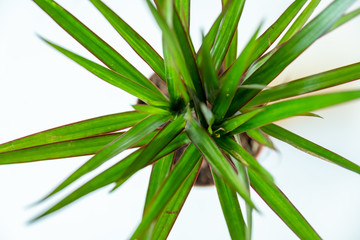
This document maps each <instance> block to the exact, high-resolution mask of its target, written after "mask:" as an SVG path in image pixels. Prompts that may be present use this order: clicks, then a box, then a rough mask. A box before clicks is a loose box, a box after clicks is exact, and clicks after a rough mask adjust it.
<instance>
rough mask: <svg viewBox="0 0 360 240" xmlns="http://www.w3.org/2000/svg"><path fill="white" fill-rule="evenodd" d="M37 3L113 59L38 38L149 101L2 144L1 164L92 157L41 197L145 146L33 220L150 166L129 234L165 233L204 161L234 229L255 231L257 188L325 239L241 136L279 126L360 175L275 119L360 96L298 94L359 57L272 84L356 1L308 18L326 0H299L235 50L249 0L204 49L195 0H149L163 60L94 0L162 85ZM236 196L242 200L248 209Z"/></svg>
mask: <svg viewBox="0 0 360 240" xmlns="http://www.w3.org/2000/svg"><path fill="white" fill-rule="evenodd" d="M34 2H35V3H36V4H38V5H39V6H40V7H41V8H42V9H43V10H44V11H45V12H46V13H48V14H49V15H50V16H51V17H52V18H53V19H54V20H55V21H56V22H57V23H58V24H59V25H60V26H61V27H62V28H64V29H65V30H66V31H67V32H68V33H69V34H70V35H71V36H72V37H73V38H75V39H76V40H77V41H78V42H80V43H81V44H82V45H83V46H84V47H85V48H87V49H88V50H89V51H90V52H91V53H92V54H94V55H95V56H96V57H97V58H98V59H99V60H100V61H101V62H103V64H104V65H105V66H106V67H105V66H103V65H101V64H98V63H96V62H94V61H91V60H88V59H86V58H84V57H82V56H80V55H78V54H75V53H73V52H71V51H69V50H67V49H65V48H63V47H61V46H59V45H57V44H55V43H53V42H50V41H48V40H46V39H44V38H42V37H41V38H42V39H43V40H44V41H45V42H47V43H48V44H49V45H50V46H52V47H54V48H55V49H57V50H58V51H60V52H61V53H63V54H64V55H66V56H67V57H69V58H70V59H72V60H74V61H75V62H77V63H78V64H80V65H81V66H83V67H84V68H86V69H87V70H88V71H90V72H91V73H93V74H95V75H96V76H98V77H99V78H101V79H103V80H105V81H107V82H108V83H110V84H112V85H115V86H116V87H119V88H121V89H123V90H124V91H126V92H128V93H130V94H132V95H134V96H136V97H137V98H139V99H141V100H142V101H143V102H144V103H146V105H141V104H137V105H134V106H133V107H134V110H133V111H128V112H124V113H118V114H113V115H107V116H102V117H98V118H93V119H89V120H85V121H82V122H77V123H74V124H69V125H65V126H62V127H59V128H55V129H50V130H47V131H43V132H40V133H37V134H33V135H30V136H27V137H24V138H21V139H17V140H14V141H11V142H7V143H4V144H2V145H0V163H1V164H12V163H24V162H33V161H40V160H47V159H57V158H66V157H74V156H81V155H93V157H91V158H90V159H89V160H88V161H87V162H86V163H85V164H83V165H82V166H81V167H80V168H79V169H78V170H76V171H75V172H74V173H72V174H71V175H70V176H69V177H68V178H67V179H66V180H65V181H63V182H62V183H61V184H60V185H58V186H57V187H56V188H55V189H54V190H53V191H52V192H51V193H50V194H48V195H47V196H45V197H44V199H42V201H45V200H47V199H48V198H50V197H52V196H53V195H55V194H57V193H58V192H61V191H63V190H64V189H65V188H67V187H68V186H69V185H70V184H72V183H73V182H75V181H77V180H78V179H79V178H80V177H82V176H84V175H86V174H88V173H90V172H92V171H94V170H95V169H97V168H98V167H100V166H101V165H102V164H104V163H105V162H107V161H108V160H110V159H111V158H114V157H116V156H117V155H119V154H120V153H121V152H123V151H124V150H126V149H129V148H136V149H137V150H136V151H134V152H133V153H132V154H130V155H128V156H126V157H124V158H122V159H121V160H118V161H117V162H116V163H115V164H114V165H113V166H109V167H108V169H106V170H104V171H103V172H101V173H99V174H98V175H96V176H95V177H94V178H92V179H90V180H89V181H88V182H86V183H85V184H83V185H82V186H80V187H79V188H78V189H76V190H74V191H72V192H71V193H70V194H69V195H67V196H65V197H64V198H63V199H62V200H60V201H59V202H57V203H55V204H54V205H53V206H52V207H50V208H49V209H48V210H46V211H45V212H44V213H42V214H41V215H39V216H38V217H36V218H34V219H33V221H36V220H38V219H41V218H42V217H44V216H47V215H48V214H51V213H53V212H55V211H57V210H59V209H61V208H63V207H64V206H67V205H68V204H70V203H72V202H74V201H76V200H77V199H79V198H81V197H83V196H85V195H87V194H88V193H90V192H93V191H95V190H97V189H99V188H102V187H104V186H107V185H113V184H114V190H115V189H117V188H118V187H120V186H121V185H122V184H123V183H124V182H125V181H127V180H128V179H129V178H130V177H131V176H132V175H133V174H134V173H136V172H137V171H139V170H140V169H142V168H144V167H146V166H150V165H152V173H151V178H150V181H149V188H148V191H147V196H146V201H145V207H144V214H143V218H142V220H141V222H140V224H139V225H138V227H137V228H136V230H135V231H134V233H133V235H132V236H131V239H139V238H140V239H143V238H148V239H164V238H166V237H167V236H168V234H169V232H170V230H171V228H172V226H173V224H174V222H175V220H176V218H177V216H178V214H179V212H180V210H181V207H182V205H183V203H184V202H185V200H186V197H187V195H188V193H189V191H190V190H191V188H192V186H193V185H194V183H195V181H196V178H197V176H198V173H199V171H200V167H201V165H202V164H203V163H204V162H207V163H208V164H209V166H210V169H211V173H212V176H213V178H214V180H215V185H216V190H217V192H218V196H219V200H220V203H221V207H222V210H223V213H224V216H225V220H226V222H227V225H228V229H229V233H230V236H231V238H232V239H250V238H251V225H252V213H253V211H254V210H255V211H257V210H258V209H257V208H256V205H255V204H254V202H253V201H252V199H251V197H250V190H249V189H250V187H252V188H253V189H254V190H255V191H256V192H257V193H258V194H259V195H260V196H261V197H262V198H263V199H264V201H265V202H266V203H267V204H268V205H269V206H270V208H271V209H273V211H274V212H275V213H276V214H277V215H279V217H280V218H281V219H282V220H283V221H284V222H285V223H286V224H287V225H288V226H289V228H290V229H291V230H292V231H293V232H294V233H295V234H296V235H297V236H298V237H299V238H301V239H320V236H319V235H318V234H317V233H316V232H315V230H314V229H313V228H312V227H311V226H310V224H309V223H308V222H307V221H306V220H305V218H304V217H303V216H302V215H301V214H300V213H299V211H298V210H297V209H296V208H295V207H294V206H293V205H292V204H291V202H290V201H289V200H288V199H287V198H286V196H285V195H284V194H283V193H282V192H281V191H280V189H279V188H278V187H277V185H276V183H275V181H274V179H273V177H272V176H271V174H270V173H269V172H268V171H267V170H266V169H265V168H264V167H263V166H262V165H261V164H260V163H259V162H258V161H257V160H256V159H255V158H254V157H253V156H252V154H250V153H249V151H247V150H246V149H245V146H244V142H241V136H246V135H244V134H247V136H250V138H251V139H252V141H256V142H258V143H260V144H262V145H265V146H267V147H270V148H273V144H272V142H271V140H270V139H269V136H271V137H274V138H277V139H279V140H281V141H284V142H286V143H288V144H290V145H292V146H294V147H296V148H299V149H301V150H303V151H305V152H307V153H310V154H313V155H315V156H318V157H320V158H323V159H326V160H328V161H330V162H332V163H335V164H337V165H339V166H341V167H344V168H346V169H348V170H351V171H354V172H356V173H360V167H359V166H358V165H356V164H354V163H352V162H350V161H349V160H347V159H345V158H343V157H341V156H339V155H337V154H335V153H333V152H331V151H329V150H327V149H325V148H323V147H321V146H319V145H317V144H315V143H313V142H311V141H309V140H306V139H304V138H302V137H300V136H298V135H296V134H294V133H292V132H291V131H288V130H286V129H284V128H282V127H280V126H278V125H276V124H274V122H276V121H278V120H281V119H285V118H288V117H293V116H304V115H305V116H310V117H311V116H316V115H315V114H313V113H312V111H315V110H318V109H321V108H325V107H329V106H333V105H336V104H340V103H344V102H347V101H350V100H354V99H357V98H359V97H360V91H358V90H355V91H344V92H336V93H327V94H321V95H314V96H305V97H304V96H301V95H302V94H305V93H310V92H316V91H318V90H322V89H325V88H329V87H332V86H336V85H339V84H342V83H346V82H350V81H353V80H357V79H358V78H359V75H360V73H359V69H360V65H359V64H352V65H349V66H343V67H341V68H336V69H333V70H330V71H326V72H323V73H319V74H316V75H312V76H308V77H304V78H301V79H295V80H293V81H291V82H289V83H284V84H280V85H277V86H274V87H268V85H269V84H270V82H272V80H274V78H275V77H276V76H278V75H279V74H280V73H281V72H282V71H283V70H284V69H285V68H286V67H287V66H288V65H289V64H290V63H291V62H292V61H293V60H294V59H296V58H297V57H298V56H299V55H300V54H301V53H302V52H303V51H305V50H306V49H307V48H308V47H309V46H310V45H311V44H312V43H314V42H315V41H316V40H318V39H319V38H321V37H322V36H324V35H326V34H328V33H329V32H331V31H333V30H335V29H336V28H338V27H339V26H341V25H342V24H343V23H345V22H347V21H349V20H350V19H352V18H353V17H355V16H356V15H358V13H359V11H358V10H356V11H353V12H350V13H345V12H346V11H347V9H348V8H349V7H350V6H351V5H352V4H353V3H354V2H355V0H346V1H345V0H337V1H333V2H332V3H331V4H330V5H329V6H328V7H327V8H325V9H324V10H323V11H322V12H321V13H320V14H319V15H317V16H316V17H314V18H313V19H312V20H310V21H308V19H309V18H310V16H311V15H312V12H313V11H314V10H315V8H316V7H317V5H318V4H319V2H320V1H303V0H297V1H294V2H293V3H292V4H291V5H290V6H289V7H288V8H287V9H286V11H285V12H284V13H283V14H282V15H281V16H280V17H279V18H278V19H277V20H276V21H275V22H274V24H273V25H272V26H271V27H269V28H268V29H267V30H265V31H264V32H263V33H261V34H259V32H260V27H259V29H257V30H256V31H255V33H254V34H253V36H252V37H251V38H250V40H249V41H248V42H247V44H246V46H245V47H244V49H243V50H242V51H241V53H240V54H239V55H238V54H237V34H238V33H237V24H238V21H239V19H240V17H241V14H242V11H243V7H244V3H245V1H239V0H238V1H236V0H233V1H223V2H222V5H223V8H222V12H221V14H220V15H219V16H218V18H217V19H216V21H215V22H214V24H213V25H212V27H211V29H210V30H209V31H208V32H207V33H206V34H204V36H203V42H202V45H201V47H200V49H198V50H195V49H194V47H193V44H192V41H191V38H190V35H189V26H190V22H189V11H190V10H189V1H155V3H156V5H154V4H153V3H151V2H150V1H147V4H148V6H149V9H150V11H151V12H152V14H153V15H154V18H155V19H156V21H157V23H158V24H159V27H160V28H161V30H162V38H163V56H164V57H163V58H162V57H160V55H159V54H158V53H156V52H155V51H154V50H153V49H152V48H151V46H150V45H148V44H147V42H146V41H145V40H144V39H142V38H141V37H140V36H139V35H138V34H137V33H136V32H135V31H133V30H132V29H131V28H130V27H129V26H128V25H127V24H126V23H125V22H124V20H122V19H121V18H120V17H119V16H117V15H116V14H115V13H114V12H113V11H112V10H111V9H110V8H108V7H107V6H106V5H105V4H104V3H103V2H101V1H99V0H91V3H92V4H93V5H94V6H95V7H96V8H97V9H98V10H99V11H100V12H101V13H102V14H103V15H104V16H105V17H106V18H107V20H108V21H109V22H110V23H111V24H112V25H113V27H114V28H115V29H116V30H117V31H118V32H119V33H120V34H121V36H122V37H123V38H124V39H125V40H126V41H127V42H128V43H129V44H130V45H131V47H132V48H133V49H134V50H135V51H136V52H137V53H138V54H139V55H140V56H141V57H142V58H143V59H144V60H145V61H146V62H147V63H148V65H149V66H150V67H151V69H152V70H153V71H154V73H155V74H156V75H157V76H158V77H159V79H160V82H161V83H162V84H164V86H166V87H165V88H164V89H161V90H160V89H159V87H158V86H156V85H154V84H153V83H152V82H151V81H150V80H149V79H147V78H146V77H144V76H143V75H142V74H141V73H140V72H139V71H138V70H137V69H136V68H134V67H133V66H132V65H131V64H130V63H129V62H127V61H126V60H125V59H124V58H123V57H122V56H121V55H120V54H118V53H117V52H116V51H115V50H114V49H113V48H112V47H110V46H109V45H108V44H107V43H106V42H104V41H103V40H102V39H101V38H99V37H98V36H97V35H95V34H94V33H93V32H92V31H91V30H89V29H88V28H86V27H85V26H84V25H83V24H82V23H81V22H80V21H79V20H77V19H76V18H74V17H73V16H72V15H71V14H69V13H68V12H67V11H66V10H65V9H63V8H62V7H61V6H60V5H58V4H57V3H56V2H54V1H51V0H34ZM293 20H295V21H294V22H292V21H293ZM306 22H308V23H306ZM288 26H290V27H289V28H288V29H287V27H288ZM283 32H285V34H284V35H281V34H282V33H283ZM277 39H279V41H277ZM165 82H166V84H165ZM298 96H299V98H294V99H293V98H292V97H298ZM127 128H129V130H124V129H127ZM240 134H242V135H240ZM250 145H251V144H250ZM179 148H183V149H184V153H182V154H180V155H178V156H177V158H176V159H177V161H174V160H173V159H174V151H175V154H176V151H177V150H178V149H179ZM238 196H240V197H241V198H242V199H243V200H244V201H245V202H246V207H245V208H243V209H241V208H240V204H239V200H238Z"/></svg>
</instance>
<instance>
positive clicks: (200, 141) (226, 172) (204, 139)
mask: <svg viewBox="0 0 360 240" xmlns="http://www.w3.org/2000/svg"><path fill="white" fill-rule="evenodd" d="M185 130H186V133H187V134H188V136H189V138H190V139H191V141H192V142H193V143H194V144H195V146H196V147H197V148H198V149H199V151H200V152H201V153H202V154H203V156H204V157H205V159H206V160H207V161H208V162H209V163H210V165H211V167H212V168H213V169H214V171H216V173H217V174H219V176H220V177H221V178H223V179H224V181H225V182H226V183H227V184H228V185H230V186H231V188H233V189H234V190H235V191H236V192H238V193H239V194H240V196H241V197H242V198H243V199H244V200H245V201H246V202H248V203H249V204H250V205H251V206H252V207H254V204H253V203H252V201H251V199H250V197H249V193H248V192H247V191H246V187H245V186H244V184H243V183H241V182H240V181H239V179H238V177H237V175H236V173H235V171H234V169H233V168H232V166H231V165H230V163H229V161H228V159H226V157H225V156H224V155H223V153H222V152H221V151H220V149H219V147H218V146H217V145H216V143H215V141H214V140H213V139H212V138H211V137H210V136H209V135H208V134H207V132H206V131H205V130H204V129H202V128H201V126H200V125H199V124H198V123H197V122H196V121H195V120H194V119H192V118H189V119H188V122H187V124H186V128H185Z"/></svg>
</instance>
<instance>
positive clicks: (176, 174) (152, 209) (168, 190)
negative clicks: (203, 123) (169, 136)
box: [130, 144, 201, 239]
mask: <svg viewBox="0 0 360 240" xmlns="http://www.w3.org/2000/svg"><path fill="white" fill-rule="evenodd" d="M200 158H201V154H200V152H199V151H198V150H197V149H196V147H195V146H194V145H192V144H191V145H189V146H188V147H187V149H186V150H185V152H184V154H183V155H182V157H181V158H180V159H179V162H178V163H177V164H176V165H175V167H174V169H173V170H172V171H171V172H170V174H169V177H168V178H167V179H166V180H165V181H164V184H163V185H162V186H161V188H160V189H159V191H158V192H157V193H156V195H155V196H154V198H153V199H152V201H151V202H150V204H149V207H148V208H147V209H146V211H145V214H144V217H143V219H142V221H141V223H140V224H139V226H138V227H137V229H136V230H135V232H134V233H133V235H132V236H131V238H130V239H139V238H140V237H141V236H142V234H143V233H144V232H145V231H146V230H147V228H148V227H149V226H150V224H151V223H152V222H153V221H154V220H155V218H156V217H157V216H158V215H159V214H160V213H161V211H162V210H163V209H164V208H165V207H166V205H167V204H168V203H169V201H170V200H171V198H172V197H173V196H174V195H175V193H176V192H177V190H178V189H179V188H180V186H181V185H182V184H183V183H184V182H185V180H186V178H187V177H188V176H189V175H190V174H191V172H192V171H194V170H195V171H196V172H197V170H198V169H199V168H200V165H201V161H200Z"/></svg>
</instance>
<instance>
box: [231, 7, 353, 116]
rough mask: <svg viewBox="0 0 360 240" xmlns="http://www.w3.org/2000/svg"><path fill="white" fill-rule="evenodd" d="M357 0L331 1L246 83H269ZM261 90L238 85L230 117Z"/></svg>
mask: <svg viewBox="0 0 360 240" xmlns="http://www.w3.org/2000/svg"><path fill="white" fill-rule="evenodd" d="M355 1H356V0H336V1H334V2H332V4H330V5H329V6H328V7H327V8H326V9H325V10H324V11H322V12H321V13H320V14H319V15H318V16H317V17H316V18H314V19H313V20H312V21H311V22H310V23H308V24H307V25H306V26H305V27H304V28H302V29H301V30H300V31H299V32H298V33H296V34H295V35H294V36H293V37H292V38H291V39H290V40H289V41H288V42H286V43H285V44H284V45H282V47H280V48H279V49H278V50H277V51H276V52H275V53H274V54H273V55H272V56H271V57H270V58H269V60H268V61H266V62H265V63H264V64H263V65H262V66H261V67H260V68H259V69H258V70H256V71H255V72H254V74H252V75H251V76H250V77H249V78H248V79H247V80H246V81H245V82H246V83H247V84H262V85H267V84H269V83H270V82H271V81H272V80H273V79H274V78H275V77H276V76H277V75H278V74H280V73H281V72H282V71H283V70H284V68H285V67H287V66H288V65H289V64H290V63H291V62H292V61H293V60H295V59H296V58H297V57H298V56H299V55H300V54H301V53H302V52H303V51H305V50H306V49H307V48H308V47H309V46H310V45H311V44H312V43H314V42H315V41H316V40H317V39H318V38H319V37H321V36H322V35H323V34H324V33H325V32H326V31H327V30H328V29H329V28H330V27H331V26H332V25H333V24H334V23H335V22H336V20H337V19H339V18H340V17H341V15H342V13H343V12H345V11H346V9H348V8H349V7H350V6H351V5H352V4H353V3H354V2H355ZM260 91H261V90H260V89H250V90H249V89H246V90H245V89H242V88H239V90H238V91H237V92H236V95H235V97H234V101H233V102H232V104H231V106H230V109H229V111H228V114H227V115H228V116H231V115H232V114H234V113H235V112H236V111H237V110H238V109H240V108H241V107H243V106H244V105H245V104H246V103H247V102H248V101H250V100H251V99H252V98H253V97H255V96H256V95H257V94H258V93H259V92H260Z"/></svg>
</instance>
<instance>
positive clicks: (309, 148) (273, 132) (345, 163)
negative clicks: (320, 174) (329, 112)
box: [261, 124, 360, 174]
mask: <svg viewBox="0 0 360 240" xmlns="http://www.w3.org/2000/svg"><path fill="white" fill-rule="evenodd" d="M261 129H262V130H263V131H264V132H265V133H267V134H269V135H270V136H272V137H274V138H277V139H279V140H281V141H283V142H286V143H288V144H290V145H291V146H293V147H295V148H298V149H300V150H301V151H303V152H306V153H308V154H311V155H313V156H315V157H318V158H321V159H324V160H326V161H329V162H331V163H334V164H336V165H339V166H341V167H343V168H346V169H348V170H350V171H353V172H356V173H358V174H360V166H358V165H356V164H355V163H353V162H351V161H349V160H347V159H346V158H343V157H341V156H339V155H338V154H336V153H334V152H332V151H329V150H327V149H326V148H323V147H321V146H319V145H317V144H315V143H313V142H311V141H309V140H307V139H305V138H303V137H300V136H299V135H296V134H295V133H292V132H290V131H288V130H286V129H284V128H282V127H280V126H277V125H275V124H270V125H267V126H264V127H262V128H261Z"/></svg>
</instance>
